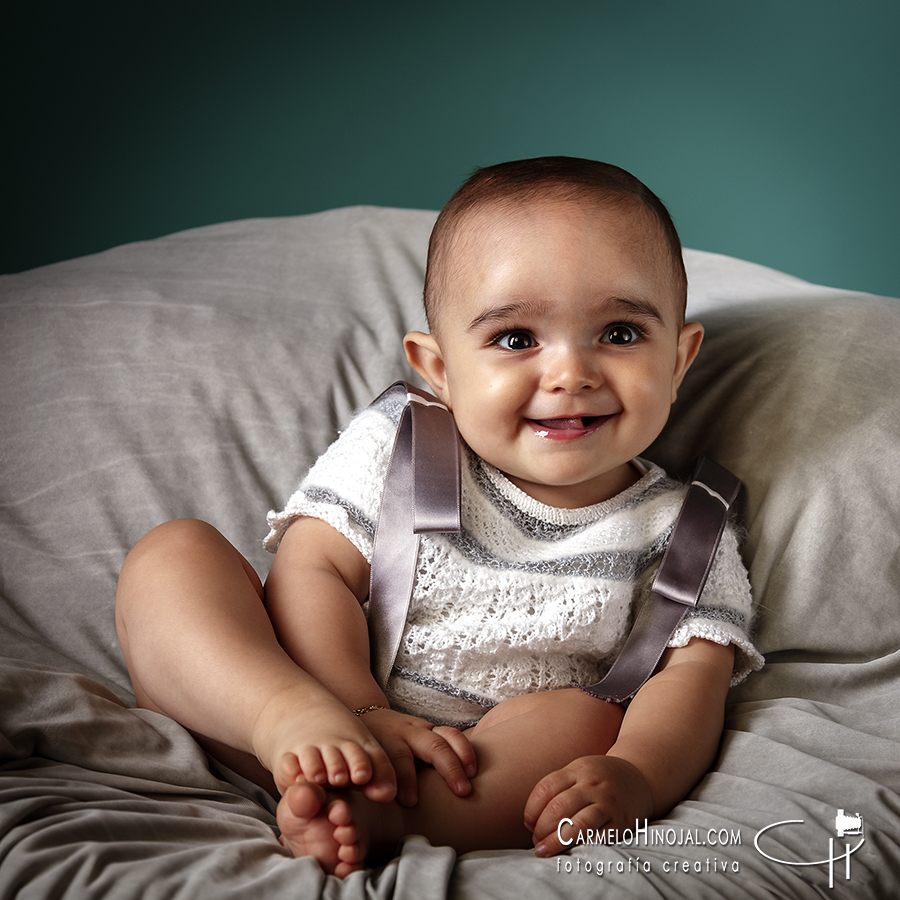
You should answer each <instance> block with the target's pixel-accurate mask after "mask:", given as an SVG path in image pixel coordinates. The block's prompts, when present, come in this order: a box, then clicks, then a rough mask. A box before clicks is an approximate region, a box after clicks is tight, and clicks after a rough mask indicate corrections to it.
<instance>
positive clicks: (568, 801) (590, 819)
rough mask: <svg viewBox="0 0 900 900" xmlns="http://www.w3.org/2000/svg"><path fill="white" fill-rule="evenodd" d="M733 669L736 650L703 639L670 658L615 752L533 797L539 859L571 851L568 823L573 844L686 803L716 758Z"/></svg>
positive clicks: (564, 774) (530, 806)
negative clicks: (585, 833)
mask: <svg viewBox="0 0 900 900" xmlns="http://www.w3.org/2000/svg"><path fill="white" fill-rule="evenodd" d="M733 662H734V648H733V647H731V646H727V647H726V646H721V645H719V644H715V643H712V642H710V641H705V640H700V639H697V638H695V639H693V640H692V641H691V642H690V643H689V644H688V645H687V646H686V647H682V648H678V649H672V650H667V651H666V653H665V655H664V656H663V659H662V662H661V664H660V668H659V669H658V671H657V673H656V674H655V675H654V676H653V677H652V678H650V679H649V680H648V681H647V683H646V684H645V685H644V686H643V687H642V688H641V689H640V690H639V691H638V693H637V694H636V695H635V697H634V699H633V700H632V701H631V704H630V705H629V707H628V710H627V712H626V713H625V718H624V720H623V722H622V728H621V730H620V731H619V735H618V738H617V739H616V742H615V744H613V746H612V747H611V748H610V749H609V752H608V753H607V754H606V755H605V756H588V757H582V758H580V759H576V760H575V761H574V762H572V763H570V764H569V765H568V766H566V767H565V768H563V769H559V770H558V771H556V772H553V773H551V774H550V775H548V776H547V777H546V778H544V779H543V780H542V781H540V782H539V783H538V784H537V786H536V787H535V788H534V790H533V791H532V792H531V796H530V797H529V798H528V802H527V804H526V806H525V823H526V825H527V826H528V828H530V829H531V831H532V833H533V836H534V843H535V850H536V853H537V854H538V856H552V855H553V854H555V853H559V852H560V851H561V850H564V849H565V847H564V846H563V845H562V844H561V843H560V841H559V838H558V835H557V826H558V825H559V822H560V821H561V820H562V819H564V818H568V819H571V820H572V823H573V824H572V826H571V828H570V829H568V830H567V831H568V833H570V834H571V835H572V836H573V837H574V836H576V835H577V833H578V831H579V829H585V830H586V829H589V828H592V829H595V830H597V829H604V828H620V829H622V828H633V827H634V823H635V820H641V819H644V818H648V819H653V818H658V817H660V816H663V815H665V814H666V813H668V812H669V810H671V809H672V807H673V806H675V804H676V803H678V802H679V801H680V800H681V799H682V798H683V797H685V796H686V795H687V793H688V791H690V789H691V788H692V787H693V786H694V785H695V784H696V783H697V782H698V781H699V780H700V778H702V776H703V774H704V773H705V772H706V771H707V769H708V768H709V766H710V765H711V763H712V761H713V758H714V757H715V754H716V750H717V748H718V745H719V739H720V738H721V735H722V727H723V722H724V711H725V697H726V694H727V693H728V687H729V684H730V681H731V673H732V666H733ZM597 702H598V703H602V702H603V701H597ZM566 833H567V832H566V830H564V834H563V836H564V837H565V834H566Z"/></svg>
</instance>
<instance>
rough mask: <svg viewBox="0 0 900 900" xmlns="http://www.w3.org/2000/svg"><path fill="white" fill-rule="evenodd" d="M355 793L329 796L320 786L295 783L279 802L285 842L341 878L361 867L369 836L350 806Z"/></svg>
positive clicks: (293, 850)
mask: <svg viewBox="0 0 900 900" xmlns="http://www.w3.org/2000/svg"><path fill="white" fill-rule="evenodd" d="M354 793H355V792H352V791H348V792H345V793H342V794H341V795H340V796H335V795H332V798H331V799H329V796H328V795H327V794H326V793H325V791H324V789H323V788H321V787H320V786H319V785H316V784H308V783H302V782H301V783H298V784H292V785H291V786H290V787H289V788H288V789H287V790H286V791H285V793H284V796H283V797H282V798H281V800H280V802H279V804H278V826H279V828H280V829H281V842H282V844H283V845H284V846H285V847H287V848H288V849H289V850H290V851H291V852H292V853H293V854H294V856H313V857H315V859H316V860H317V861H318V862H319V865H321V866H322V868H323V869H324V870H325V871H326V872H328V873H330V874H333V875H337V876H338V877H339V878H343V877H344V876H345V875H349V874H350V873H351V872H355V871H356V870H357V869H361V868H362V866H363V864H364V863H365V859H366V849H367V838H366V837H364V835H363V834H362V830H361V828H360V827H359V825H358V824H357V823H356V822H355V821H354V816H353V810H352V809H351V805H350V801H351V799H352V797H351V795H352V794H354ZM357 796H358V795H357ZM360 799H362V800H363V802H368V801H365V799H364V798H360Z"/></svg>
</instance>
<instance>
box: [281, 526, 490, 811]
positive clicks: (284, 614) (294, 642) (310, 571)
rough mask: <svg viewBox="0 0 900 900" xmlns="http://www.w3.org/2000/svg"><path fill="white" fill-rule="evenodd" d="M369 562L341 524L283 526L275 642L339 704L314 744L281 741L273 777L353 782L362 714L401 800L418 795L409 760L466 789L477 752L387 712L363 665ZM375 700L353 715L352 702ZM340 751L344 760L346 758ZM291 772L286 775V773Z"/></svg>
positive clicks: (454, 736) (456, 735) (448, 733)
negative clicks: (338, 715) (277, 773)
mask: <svg viewBox="0 0 900 900" xmlns="http://www.w3.org/2000/svg"><path fill="white" fill-rule="evenodd" d="M368 590H369V565H368V563H367V562H366V560H365V558H364V557H363V556H362V554H361V553H360V552H359V550H357V548H356V547H355V546H354V545H353V544H352V543H351V542H350V541H349V540H348V539H347V538H346V537H345V536H344V535H342V534H341V533H340V532H338V531H337V530H335V529H334V528H332V527H331V526H330V525H328V524H327V523H325V522H323V521H321V520H319V519H315V518H301V519H298V520H296V521H295V522H293V523H292V524H291V526H290V527H289V528H288V529H287V531H286V532H285V534H284V537H283V538H282V540H281V544H280V545H279V548H278V552H277V554H276V556H275V560H274V562H273V564H272V568H271V571H270V573H269V577H268V579H267V581H266V587H265V603H266V609H267V611H268V613H269V617H270V619H271V621H272V624H273V626H274V628H275V632H276V634H277V636H278V640H279V643H280V644H281V646H282V647H283V648H284V649H285V650H286V651H287V653H288V655H289V656H290V657H291V658H292V659H293V660H294V662H296V663H297V665H298V666H300V667H301V668H302V669H303V670H304V671H305V672H307V673H308V674H309V675H311V676H312V677H313V678H315V679H316V680H317V681H318V682H319V683H320V684H322V685H323V686H324V687H326V688H327V689H328V690H329V691H330V692H331V693H332V694H333V695H334V696H335V697H337V698H338V699H339V700H340V701H341V702H342V703H343V704H345V706H346V707H347V710H348V711H347V714H346V717H345V718H344V719H343V721H332V722H331V723H330V725H331V730H330V731H327V730H323V731H322V732H321V733H322V740H321V742H320V743H317V744H304V745H302V746H300V747H296V748H290V749H288V748H286V753H287V759H285V760H282V766H281V769H282V771H281V780H287V781H293V780H295V779H296V777H298V776H301V775H302V776H303V777H304V778H305V779H306V780H308V781H312V782H315V783H325V782H327V783H329V784H332V785H343V784H346V783H347V782H348V781H353V782H354V783H359V782H358V780H357V778H355V777H353V773H352V771H351V770H350V758H355V755H356V751H355V746H356V744H357V742H356V740H355V739H354V737H353V735H354V734H355V733H358V724H359V722H360V721H364V722H365V724H366V725H367V726H368V727H369V730H371V731H372V733H373V734H374V735H375V737H376V738H377V739H378V741H379V743H380V744H381V746H382V747H383V748H384V750H385V752H386V753H387V755H388V758H389V759H390V761H391V763H392V765H393V766H394V770H395V772H396V773H397V782H398V784H397V788H398V796H399V799H400V802H401V803H404V804H406V805H410V804H413V803H415V802H416V772H415V759H416V758H418V759H421V760H422V761H424V762H427V763H430V764H431V765H433V766H434V767H435V769H436V770H437V771H438V772H439V773H440V774H441V776H442V777H443V778H444V780H445V781H446V782H447V784H448V785H449V786H450V787H451V789H453V790H454V792H455V793H457V794H460V795H464V794H466V793H468V792H469V790H471V786H470V784H469V780H468V777H467V776H471V775H474V774H475V755H474V752H473V750H472V748H471V745H470V744H469V741H468V739H467V738H466V737H465V736H464V735H463V734H461V733H460V732H459V731H457V730H456V729H453V728H443V727H437V728H435V727H434V726H432V725H431V723H429V722H426V721H425V720H424V719H419V718H416V717H415V716H405V715H402V714H400V713H394V712H390V711H386V710H385V709H384V707H387V706H388V701H387V699H386V698H385V695H384V692H383V691H382V690H381V688H380V687H379V686H378V684H377V683H376V681H375V679H374V678H373V677H372V674H371V671H370V668H369V636H368V627H367V623H366V619H365V615H364V613H363V610H362V605H361V604H362V602H363V601H364V600H365V598H366V596H367V594H368ZM366 707H379V709H376V710H374V711H372V712H369V713H367V714H365V715H364V717H363V718H362V720H360V719H357V718H356V717H355V716H354V715H353V714H352V713H351V712H350V710H354V709H356V710H358V709H365V708H366ZM348 756H349V757H350V758H348ZM292 776H293V777H292Z"/></svg>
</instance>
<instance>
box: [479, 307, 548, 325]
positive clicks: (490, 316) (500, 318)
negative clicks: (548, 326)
mask: <svg viewBox="0 0 900 900" xmlns="http://www.w3.org/2000/svg"><path fill="white" fill-rule="evenodd" d="M545 312H546V310H545V309H544V308H543V306H542V305H541V304H539V303H533V302H528V301H522V302H520V303H507V304H506V305H505V306H493V307H491V308H490V309H486V310H485V311H484V312H483V313H481V314H480V315H477V316H475V318H474V319H472V321H471V322H470V323H469V327H468V329H467V330H468V331H476V330H477V329H479V328H481V327H483V326H484V325H490V324H491V323H492V322H509V321H510V319H518V318H522V317H524V316H541V315H543V314H544V313H545Z"/></svg>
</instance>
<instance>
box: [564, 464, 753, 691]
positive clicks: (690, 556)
mask: <svg viewBox="0 0 900 900" xmlns="http://www.w3.org/2000/svg"><path fill="white" fill-rule="evenodd" d="M740 488H741V483H740V481H738V479H737V478H735V477H734V476H733V475H732V474H731V473H730V472H729V471H727V470H726V469H723V468H722V467H721V466H719V465H718V464H716V463H714V462H713V461H712V460H711V459H707V458H706V457H701V458H700V461H699V464H698V466H697V471H696V473H695V475H694V480H693V482H692V483H691V485H690V487H689V488H688V492H687V496H686V497H685V500H684V504H683V505H682V507H681V512H680V513H679V514H678V519H677V520H676V522H675V528H674V531H673V532H672V537H671V538H670V539H669V545H668V547H667V548H666V552H665V554H664V555H663V559H662V563H661V564H660V567H659V571H658V572H657V574H656V578H655V580H654V582H653V587H652V588H651V593H650V596H649V597H647V599H646V600H645V601H644V603H643V604H642V605H641V608H640V610H639V611H638V614H637V617H636V618H635V621H634V625H633V626H632V629H631V632H630V634H629V635H628V639H627V640H626V641H625V646H624V647H623V648H622V651H621V652H620V653H619V655H618V657H617V658H616V661H615V662H614V663H613V665H612V668H611V669H610V670H609V672H608V673H607V674H606V677H604V678H603V679H601V680H600V681H598V682H597V683H596V684H592V685H589V686H587V687H582V688H581V689H582V690H583V691H585V692H586V693H588V694H591V695H592V696H594V697H599V698H601V699H604V700H613V701H615V702H621V701H623V700H627V699H628V698H629V697H631V696H633V695H634V694H636V693H637V691H638V689H639V688H640V687H641V685H642V684H643V683H644V682H645V681H646V680H647V679H648V678H649V677H650V676H651V675H652V674H653V672H654V670H655V669H656V666H657V664H658V663H659V660H660V657H661V656H662V654H663V651H664V650H665V648H666V645H667V644H668V642H669V638H670V637H671V636H672V633H673V632H674V631H675V629H676V628H677V627H678V625H679V623H680V622H681V620H682V618H684V615H685V613H686V612H687V609H688V607H689V606H696V605H697V601H698V600H699V599H700V594H701V593H702V592H703V587H704V585H705V584H706V579H707V578H708V577H709V572H710V569H711V568H712V564H713V559H714V558H715V555H716V549H717V548H718V546H719V541H720V540H721V538H722V532H723V531H724V529H725V522H726V520H727V516H728V511H729V509H731V507H732V505H733V504H734V501H735V499H736V498H737V495H738V492H739V491H740Z"/></svg>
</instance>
